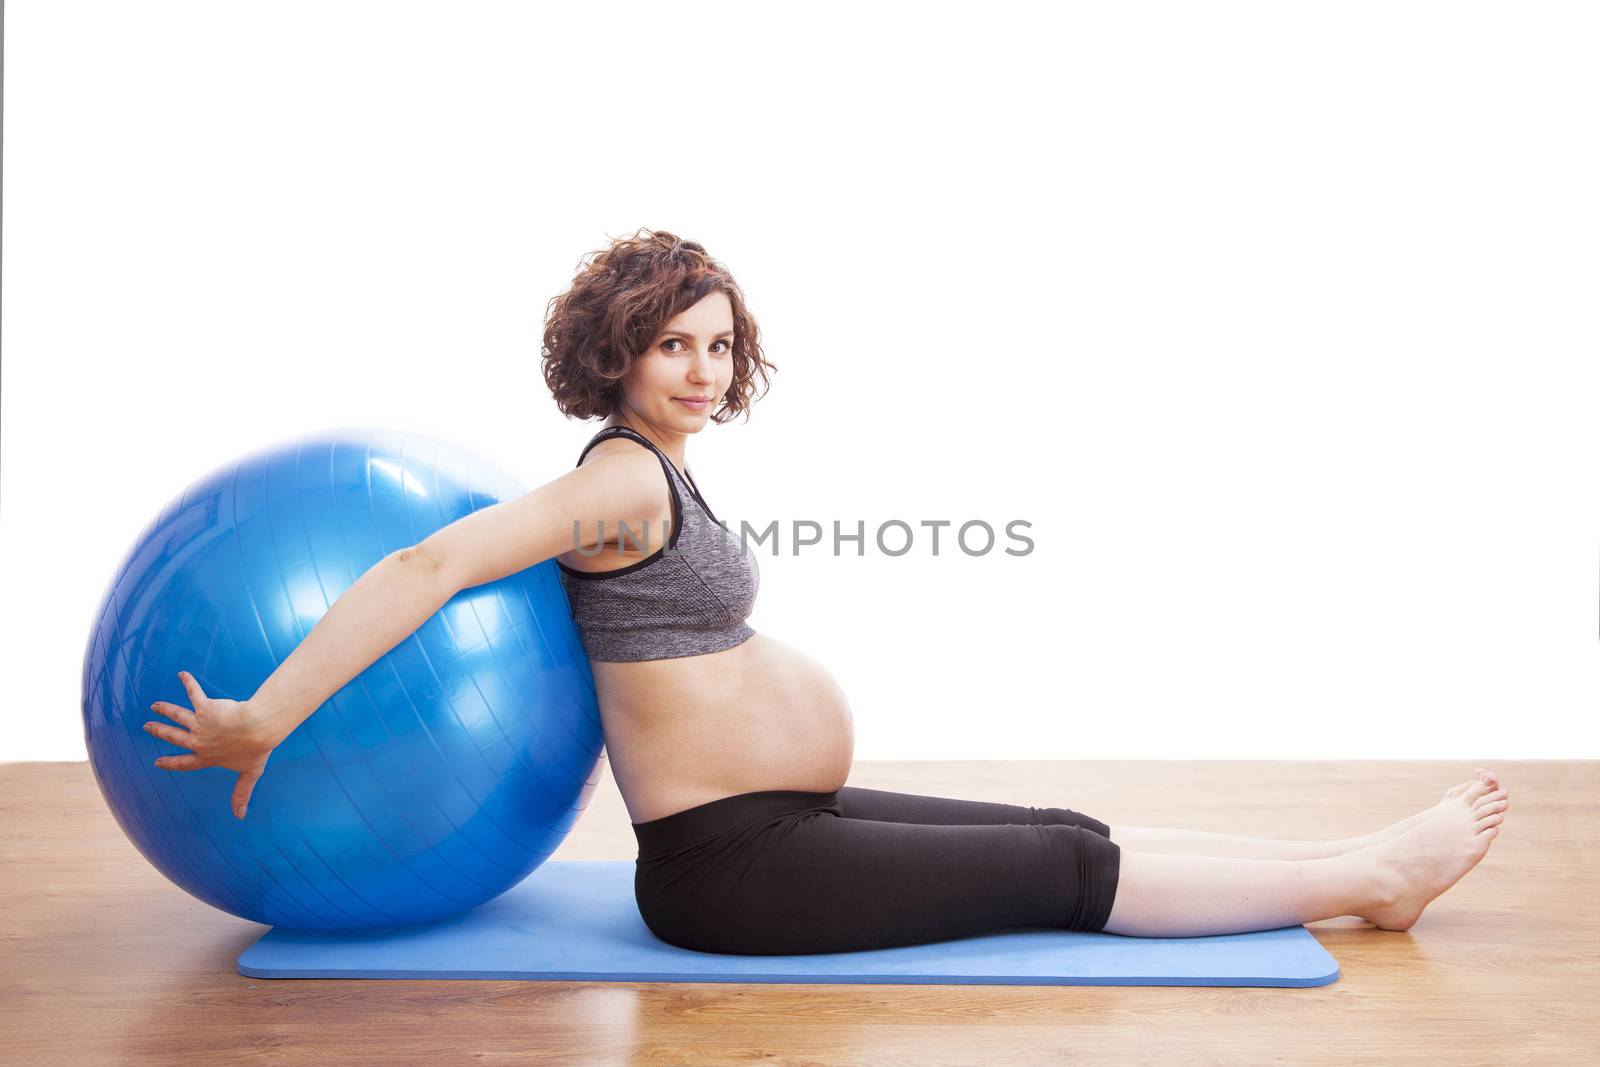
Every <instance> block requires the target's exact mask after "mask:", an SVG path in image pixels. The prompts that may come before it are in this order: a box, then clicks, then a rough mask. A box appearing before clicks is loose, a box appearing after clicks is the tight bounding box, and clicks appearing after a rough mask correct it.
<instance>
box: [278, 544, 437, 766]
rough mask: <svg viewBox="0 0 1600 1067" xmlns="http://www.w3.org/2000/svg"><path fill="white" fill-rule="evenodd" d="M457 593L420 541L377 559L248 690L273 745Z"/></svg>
mask: <svg viewBox="0 0 1600 1067" xmlns="http://www.w3.org/2000/svg"><path fill="white" fill-rule="evenodd" d="M455 594H456V590H454V589H451V588H449V587H448V586H447V585H446V583H445V582H444V580H443V576H442V575H441V574H440V572H439V570H438V568H436V567H434V566H432V565H431V564H430V562H429V561H428V559H427V558H425V557H424V555H423V553H422V552H421V551H419V550H418V548H417V546H412V547H410V548H403V549H401V550H400V551H398V552H391V553H389V555H387V556H385V557H383V558H382V559H381V560H379V561H378V562H377V563H375V564H373V566H372V567H370V568H369V569H368V570H367V571H366V573H364V574H363V575H361V577H360V578H358V579H356V582H355V584H354V585H352V586H351V587H350V588H349V589H346V590H345V591H344V593H343V594H342V595H341V596H340V597H339V599H337V600H335V601H334V602H333V604H332V606H330V607H329V608H328V610H327V612H326V614H324V615H323V616H322V618H320V619H318V620H317V624H316V625H315V626H313V627H312V628H311V632H310V633H308V634H306V636H305V639H304V640H302V641H301V642H300V643H299V644H298V645H296V646H295V648H294V651H293V652H291V653H289V656H288V658H287V659H285V660H284V661H283V662H282V663H281V664H279V665H278V669H277V670H275V671H273V672H272V674H271V675H270V676H269V677H268V678H267V680H266V681H265V682H263V683H261V688H259V689H257V690H256V694H255V696H253V697H251V698H250V703H252V704H255V705H256V706H257V707H258V708H259V709H260V713H261V715H262V726H263V728H264V729H265V730H266V732H267V736H266V738H265V740H266V742H267V743H268V744H270V745H271V746H272V747H274V748H276V747H277V746H278V745H279V744H280V743H281V742H282V741H283V739H284V738H286V737H288V736H289V735H290V734H292V733H294V731H295V727H297V726H299V725H300V724H301V723H302V722H304V721H305V720H306V719H308V718H310V717H311V713H312V712H314V711H316V710H317V709H318V708H320V707H321V706H322V705H323V704H324V703H325V702H326V701H327V699H328V698H329V697H330V696H332V695H333V694H334V693H337V692H338V691H339V690H340V689H341V688H343V687H344V685H345V684H346V683H347V682H349V681H350V679H352V678H354V677H355V676H356V675H358V674H360V673H361V672H362V671H363V670H365V669H366V668H367V667H368V666H370V665H371V664H372V663H374V662H376V661H377V659H378V657H379V656H381V655H383V654H384V653H385V652H387V651H389V650H390V649H391V648H393V647H394V646H395V645H398V644H399V643H400V642H401V641H402V640H404V639H405V638H406V636H407V635H409V634H411V633H413V632H415V631H416V630H417V629H418V628H419V627H420V626H421V625H422V624H423V623H424V622H426V621H427V620H428V617H429V616H430V615H432V614H433V613H434V612H436V611H438V610H439V609H440V608H442V607H443V606H444V605H445V602H446V601H447V600H449V599H450V598H451V597H452V596H454V595H455Z"/></svg>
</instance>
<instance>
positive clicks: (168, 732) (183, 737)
mask: <svg viewBox="0 0 1600 1067" xmlns="http://www.w3.org/2000/svg"><path fill="white" fill-rule="evenodd" d="M144 732H145V733H147V734H152V735H154V736H156V737H159V738H161V740H163V741H169V742H171V743H172V744H174V745H182V746H183V747H184V748H187V749H190V750H193V748H194V735H193V734H191V733H190V732H189V731H188V730H180V729H178V728H177V727H175V726H168V725H167V724H166V723H164V722H147V723H145V724H144Z"/></svg>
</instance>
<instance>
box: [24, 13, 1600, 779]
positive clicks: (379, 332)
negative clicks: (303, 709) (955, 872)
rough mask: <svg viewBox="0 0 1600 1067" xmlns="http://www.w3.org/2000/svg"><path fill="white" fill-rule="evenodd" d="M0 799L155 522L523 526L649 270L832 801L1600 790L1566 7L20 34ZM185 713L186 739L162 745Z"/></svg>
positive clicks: (1578, 48)
mask: <svg viewBox="0 0 1600 1067" xmlns="http://www.w3.org/2000/svg"><path fill="white" fill-rule="evenodd" d="M6 16H7V19H6V23H7V24H6V35H5V61H6V62H5V154H4V168H5V174H4V179H5V195H6V202H5V227H4V267H5V269H4V293H3V299H4V312H5V317H4V334H3V345H4V365H3V384H0V395H3V413H0V415H3V419H0V435H3V441H0V449H3V459H0V479H3V484H0V581H3V586H0V600H3V606H4V610H3V611H0V656H3V675H0V707H3V708H4V709H5V725H6V729H5V731H4V732H3V734H0V759H6V760H18V759H83V758H85V752H84V747H83V741H82V727H81V721H80V712H79V706H78V701H79V694H78V691H77V687H78V681H79V669H80V664H81V659H82V655H83V646H84V643H85V641H86V639H87V636H88V626H89V622H90V619H91V617H92V616H93V615H94V613H95V610H96V608H97V607H98V603H99V598H100V596H101V594H102V592H103V590H104V587H105V583H106V581H107V580H108V578H109V577H110V575H111V573H112V571H113V570H114V568H115V567H116V565H117V563H118V561H119V560H120V559H121V557H122V555H123V553H124V552H125V551H126V550H127V549H128V547H129V545H130V544H131V541H132V539H133V537H134V536H135V535H136V534H137V533H138V532H139V531H140V530H141V529H142V528H143V526H144V524H145V523H146V522H148V521H149V519H150V518H152V517H153V515H154V513H155V511H156V509H158V508H159V507H160V506H161V505H162V504H163V503H165V502H166V501H167V500H168V499H169V498H170V497H171V496H172V495H173V494H175V493H176V492H178V491H179V490H181V489H182V488H183V486H184V485H186V484H187V483H188V482H190V481H192V480H193V479H194V478H196V477H197V476H199V475H201V474H204V473H206V472H208V471H209V470H210V469H212V468H213V467H214V466H216V465H218V464H219V463H221V462H224V461H226V460H228V459H231V458H233V457H237V456H239V455H242V454H244V453H247V452H253V451H256V450H257V449H260V448H262V447H265V446H266V445H268V444H271V443H274V442H276V441H279V440H281V439H283V438H286V437H289V436H294V435H298V434H301V433H306V432H314V431H318V430H324V429H329V428H332V427H336V426H344V425H384V426H393V427H398V428H407V429H413V430H417V431H420V432H424V433H429V434H433V435H437V436H441V437H445V438H449V439H452V440H455V441H457V442H459V443H461V444H463V445H465V446H467V447H469V448H472V449H474V450H476V451H478V452H481V453H482V454H484V455H486V456H488V457H490V458H492V459H494V460H495V461H497V462H498V463H499V464H500V465H501V466H502V467H503V468H505V469H506V470H508V471H510V472H511V473H512V474H514V475H516V476H517V477H518V478H520V479H521V480H522V481H523V482H524V483H525V484H527V485H530V486H532V485H535V484H538V483H541V482H543V481H546V480H548V479H550V478H554V477H557V476H559V475H560V474H562V473H564V472H565V471H566V470H568V469H570V467H571V466H572V464H573V463H574V462H575V460H576V458H577V451H578V448H579V447H580V446H581V444H582V443H583V442H584V441H585V440H586V439H587V438H588V436H589V435H590V434H591V433H592V432H593V430H594V427H593V426H590V425H586V424H580V423H577V422H570V421H567V420H565V419H563V417H562V416H561V415H560V414H559V413H558V412H557V411H556V409H555V406H554V404H553V402H552V401H551V399H550V397H549V394H548V392H547V390H546V389H545V387H544V384H543V380H542V378H541V376H540V373H539V363H538V354H539V342H540V331H541V327H542V322H543V317H544V313H545V308H546V302H547V301H548V300H549V299H550V298H551V297H553V296H554V295H556V294H557V293H559V292H561V291H562V290H563V289H564V288H565V287H566V286H567V284H568V283H569V282H570V280H571V278H572V275H573V272H574V270H575V269H576V267H577V265H578V262H579V259H580V257H582V256H583V255H584V254H585V253H587V252H590V251H592V250H595V249H597V248H599V247H602V246H603V245H605V244H606V243H608V241H609V240H610V239H611V238H612V237H616V236H620V235H623V234H626V233H630V232H632V231H633V230H634V229H635V228H636V227H639V226H649V227H653V228H659V229H665V230H670V231H672V232H674V233H677V234H679V235H681V236H684V237H686V238H689V239H693V240H697V241H700V242H703V243H704V244H705V245H706V246H707V248H708V249H709V250H710V252H711V253H712V254H713V255H714V256H716V257H717V258H718V259H720V260H721V261H723V262H724V263H725V264H727V265H728V266H729V267H730V268H731V270H732V271H733V273H734V275H735V277H736V278H737V279H738V280H739V281H740V283H741V284H742V285H743V287H744V289H745V292H746V294H747V297H748V299H749V301H750V304H751V307H752V310H753V311H754V313H755V315H756V316H757V318H758V320H759V322H760V325H761V327H762V330H763V335H764V339H765V343H766V346H767V352H768V354H769V356H770V357H771V358H772V359H773V360H774V361H775V362H776V363H777V364H778V365H779V371H778V374H777V375H776V377H775V378H774V382H773V388H772V391H771V392H770V393H769V394H768V396H767V397H766V398H765V399H763V400H762V401H761V402H760V403H758V404H757V405H756V408H755V410H754V412H753V415H752V418H751V419H750V421H749V422H748V423H746V422H736V423H732V424H729V425H727V426H721V427H719V426H715V425H713V426H712V427H710V428H709V429H708V430H707V432H706V433H705V434H704V435H703V436H702V437H701V438H699V439H696V440H695V441H694V442H692V444H691V448H690V452H689V456H690V465H691V467H692V468H693V469H694V470H695V472H696V474H697V475H698V476H699V477H698V480H699V482H700V484H701V486H702V487H703V489H704V490H705V493H706V495H707V498H708V499H709V500H710V502H711V504H712V506H713V508H714V509H715V510H716V511H717V513H718V514H719V515H720V516H722V517H723V518H724V519H726V520H729V521H731V522H735V523H736V522H737V521H738V520H739V519H741V518H743V519H748V520H750V521H751V522H752V523H754V524H756V525H764V524H765V523H766V522H767V521H769V520H771V519H778V520H779V521H780V522H782V523H784V524H785V525H786V526H787V524H788V523H790V522H791V521H793V520H795V519H813V520H816V521H819V522H822V523H823V524H824V525H825V526H830V527H831V522H832V521H833V520H835V519H838V520H840V521H841V522H844V523H845V524H846V525H847V526H849V527H853V526H854V523H855V522H856V521H857V520H863V521H866V522H867V523H868V528H869V530H870V529H872V528H875V527H876V525H877V524H878V523H880V522H882V521H885V520H888V519H892V518H899V519H903V520H905V521H908V522H912V523H913V524H915V523H917V522H920V521H921V520H923V519H940V518H942V519H951V520H954V521H955V522H957V523H960V522H962V521H965V520H968V519H975V518H976V519H985V520H987V521H989V522H991V523H992V524H994V525H996V526H997V527H999V526H1003V525H1004V523H1005V522H1007V521H1009V520H1011V519H1015V518H1020V519H1025V520H1028V521H1029V522H1031V523H1032V529H1031V530H1030V531H1029V533H1030V536H1032V537H1033V539H1034V541H1035V545H1036V547H1035V550H1034V551H1033V553H1032V554H1031V555H1028V556H1025V557H1020V558H1013V557H1009V556H1006V555H1004V554H1003V553H1001V552H999V551H996V552H993V553H990V554H989V555H986V556H981V557H970V558H969V557H966V556H963V555H962V554H961V553H960V552H959V551H955V552H952V551H951V550H950V546H949V542H948V533H947V534H946V540H945V542H944V544H943V545H942V547H941V552H940V555H939V556H938V557H934V556H933V555H932V554H931V548H930V546H929V544H928V542H927V541H926V540H925V539H923V540H919V541H918V543H917V544H916V546H915V547H914V549H913V551H912V552H910V553H909V554H907V555H905V556H902V557H899V558H890V557H887V556H884V555H882V554H881V553H878V552H877V551H876V549H875V548H873V547H872V546H871V545H870V543H869V546H868V551H867V555H866V556H865V557H861V558H857V557H854V556H846V557H843V558H837V557H834V556H832V555H831V554H829V553H827V552H825V551H823V550H821V549H819V548H811V549H805V550H802V551H801V554H800V555H798V556H791V555H785V556H782V557H780V558H770V557H764V558H763V559H762V560H761V564H762V590H761V598H760V601H759V604H758V607H757V611H756V614H755V616H754V617H753V619H752V620H751V621H752V624H753V625H754V626H755V627H756V628H757V629H758V630H761V631H763V632H765V633H768V634H769V635H771V636H773V637H776V638H778V639H780V640H783V641H786V642H789V643H791V644H793V645H795V646H797V647H799V648H801V649H802V650H804V651H805V652H807V653H808V654H810V655H812V656H814V657H815V658H817V659H818V660H820V661H821V662H822V663H823V664H824V665H826V667H827V668H828V669H829V670H830V671H831V672H833V674H834V675H835V676H836V677H837V678H838V679H839V681H840V683H841V684H842V685H843V687H844V689H845V691H846V692H847V693H848V694H849V696H850V700H851V705H852V708H853V711H854V714H855V719H856V740H857V748H856V755H857V757H858V758H860V759H934V758H937V759H959V758H971V759H980V758H1019V759H1020V758H1029V759H1089V758H1183V759H1203V758H1387V757H1392V758H1439V759H1446V758H1474V757H1480V756H1494V757H1498V758H1529V757H1552V758H1556V757H1559V758H1577V757H1595V756H1600V745H1597V743H1596V741H1597V732H1596V727H1595V715H1594V713H1595V711H1596V710H1597V696H1600V676H1597V667H1600V640H1597V633H1600V618H1597V593H1600V573H1597V570H1600V567H1597V558H1600V496H1597V489H1600V417H1597V409H1600V403H1597V402H1600V360H1597V347H1600V346H1597V343H1596V342H1597V333H1600V318H1597V315H1596V310H1597V309H1596V300H1595V296H1596V293H1597V292H1600V277H1597V275H1600V267H1597V262H1600V261H1597V259H1596V249H1597V247H1600V225H1597V207H1596V205H1597V198H1596V196H1595V190H1596V189H1600V155H1597V149H1596V137H1595V130H1596V128H1597V127H1596V119H1597V114H1596V111H1597V108H1596V106H1595V105H1596V102H1597V101H1600V75H1597V67H1596V64H1595V63H1594V55H1595V53H1596V43H1597V34H1596V29H1597V16H1596V14H1595V13H1594V9H1593V8H1592V7H1590V6H1589V5H1583V4H1573V5H1557V4H1537V3H1522V4H1516V5H1502V4H1486V3H1442V4H1406V3H1400V4H1397V3H1387V2H1386V3H1372V4H1352V3H1346V4H1338V5H1316V6H1314V7H1313V6H1310V5H1298V4H1282V3H1259V4H1236V3H1230V4H1215V3H1211V4H1199V5H1197V4H1160V5H1152V4H1114V5H1087V4H1086V5H1078V6H1073V7H1071V8H1067V9H1059V8H1057V7H1055V6H1054V5H1050V6H1047V5H1042V4H1040V5H1035V4H1016V3H985V4H981V5H978V4H972V5H963V6H960V7H930V6H927V5H898V4H897V5H872V4H868V5H863V6H846V5H843V4H815V3H814V4H808V5H805V6H803V7H797V6H794V5H746V4H714V3H700V4H695V5H689V6H685V5H667V4H638V5H634V4H629V5H621V6H618V5H603V6H602V5H583V4H561V5H554V4H549V5H547V4H537V5H531V4H483V3H442V2H441V3H432V4H405V3H400V4H397V3H390V2H386V3H381V4H380V3H370V4H366V3H364V4H356V3H327V2H320V0H319V2H315V3H303V2H294V3H290V2H284V0H274V2H272V3H250V4H216V3H209V2H199V3H185V4H178V3H167V2H146V3H141V4H136V5H129V4H121V3H92V4H91V3H80V2H63V0H53V2H51V3H12V4H9V5H7V10H6ZM179 695H181V694H180V693H179V692H177V691H175V692H174V697H175V698H176V697H178V696H179Z"/></svg>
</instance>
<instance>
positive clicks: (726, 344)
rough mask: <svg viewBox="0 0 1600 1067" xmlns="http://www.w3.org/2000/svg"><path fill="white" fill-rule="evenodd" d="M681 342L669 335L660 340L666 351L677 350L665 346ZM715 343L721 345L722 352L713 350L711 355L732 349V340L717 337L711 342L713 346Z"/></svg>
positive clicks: (724, 352)
mask: <svg viewBox="0 0 1600 1067" xmlns="http://www.w3.org/2000/svg"><path fill="white" fill-rule="evenodd" d="M681 344H683V342H682V341H680V340H678V339H677V338H676V337H669V338H667V339H666V340H665V341H662V342H661V347H662V348H663V349H666V351H668V352H677V351H678V350H677V349H676V348H667V346H668V345H681ZM716 345H721V346H722V352H720V353H718V352H713V353H712V355H722V354H726V353H728V352H731V351H733V342H731V341H724V340H722V339H720V338H719V339H718V340H716V341H715V342H713V348H714V347H715V346H716Z"/></svg>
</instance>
